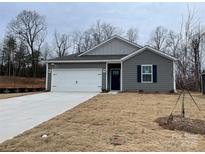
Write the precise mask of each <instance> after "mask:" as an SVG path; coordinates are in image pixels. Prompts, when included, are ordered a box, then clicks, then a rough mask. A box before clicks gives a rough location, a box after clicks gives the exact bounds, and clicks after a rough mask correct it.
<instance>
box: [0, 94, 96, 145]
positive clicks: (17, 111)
mask: <svg viewBox="0 0 205 154" xmlns="http://www.w3.org/2000/svg"><path fill="white" fill-rule="evenodd" d="M95 95H97V93H56V92H55V93H54V92H48V93H41V94H33V95H27V96H21V97H15V98H8V99H2V100H0V142H3V141H5V140H7V139H10V138H12V137H14V136H16V135H18V134H20V133H22V132H24V131H25V130H28V129H30V128H33V127H34V126H36V125H38V124H40V123H42V122H44V121H47V120H49V119H51V118H52V117H55V116H56V115H58V114H61V113H63V112H65V111H66V110H68V109H71V108H73V107H74V106H76V105H78V104H80V103H82V102H84V101H86V100H88V99H89V98H91V97H93V96H95Z"/></svg>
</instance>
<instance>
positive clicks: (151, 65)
mask: <svg viewBox="0 0 205 154" xmlns="http://www.w3.org/2000/svg"><path fill="white" fill-rule="evenodd" d="M144 66H150V67H151V73H143V67H144ZM146 74H147V75H149V74H150V75H151V81H143V75H146ZM141 83H153V64H143V65H141Z"/></svg>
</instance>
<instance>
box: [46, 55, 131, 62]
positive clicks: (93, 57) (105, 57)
mask: <svg viewBox="0 0 205 154" xmlns="http://www.w3.org/2000/svg"><path fill="white" fill-rule="evenodd" d="M78 55H79V54H72V55H68V56H63V57H58V58H54V59H50V60H49V61H61V60H62V61H63V60H70V61H72V60H120V59H121V58H123V57H125V56H127V55H83V56H78Z"/></svg>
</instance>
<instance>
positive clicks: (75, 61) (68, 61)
mask: <svg viewBox="0 0 205 154" xmlns="http://www.w3.org/2000/svg"><path fill="white" fill-rule="evenodd" d="M96 62H108V63H109V62H111V63H112V62H119V63H120V60H59V61H57V60H54V61H47V63H96Z"/></svg>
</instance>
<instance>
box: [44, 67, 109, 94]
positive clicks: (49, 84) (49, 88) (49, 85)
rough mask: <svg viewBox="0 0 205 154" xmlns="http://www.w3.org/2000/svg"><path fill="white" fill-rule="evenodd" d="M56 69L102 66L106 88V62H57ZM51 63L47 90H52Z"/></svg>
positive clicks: (103, 85) (103, 84) (103, 83)
mask: <svg viewBox="0 0 205 154" xmlns="http://www.w3.org/2000/svg"><path fill="white" fill-rule="evenodd" d="M53 67H54V69H77V68H79V69H82V68H85V69H86V68H102V89H106V73H105V72H103V69H106V63H55V66H53ZM51 68H52V67H51V64H50V63H49V64H48V70H49V71H48V81H47V82H48V84H47V86H48V87H47V90H48V91H50V90H51V83H52V82H51V80H52V75H51V74H52V69H51Z"/></svg>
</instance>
